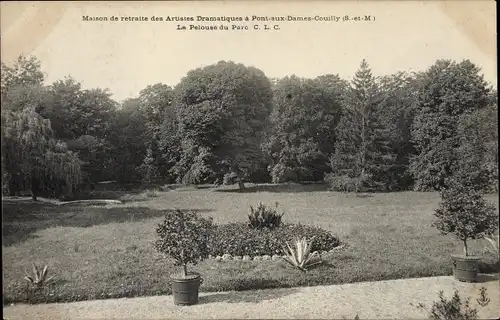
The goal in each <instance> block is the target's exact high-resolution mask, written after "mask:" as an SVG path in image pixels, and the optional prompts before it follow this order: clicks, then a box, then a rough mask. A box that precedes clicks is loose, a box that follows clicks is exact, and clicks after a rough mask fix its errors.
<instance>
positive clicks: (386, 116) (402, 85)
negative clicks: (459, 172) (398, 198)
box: [379, 72, 420, 190]
mask: <svg viewBox="0 0 500 320" xmlns="http://www.w3.org/2000/svg"><path fill="white" fill-rule="evenodd" d="M419 77H420V75H419V74H408V73H406V72H397V73H395V74H392V75H389V76H385V77H382V78H381V80H380V90H381V98H382V99H381V102H380V104H379V108H380V114H381V116H380V121H382V122H383V123H384V126H385V127H386V128H388V131H389V132H388V133H389V139H390V148H391V152H392V153H393V154H394V155H395V159H394V164H393V166H392V167H391V169H390V171H389V172H388V176H387V179H388V180H389V189H390V190H409V189H412V188H413V176H412V174H411V172H410V170H409V164H410V158H411V157H412V156H413V155H414V154H415V147H414V146H413V142H412V140H411V126H412V124H413V118H414V117H415V111H414V110H415V104H416V102H417V94H418V85H419V82H418V79H419Z"/></svg>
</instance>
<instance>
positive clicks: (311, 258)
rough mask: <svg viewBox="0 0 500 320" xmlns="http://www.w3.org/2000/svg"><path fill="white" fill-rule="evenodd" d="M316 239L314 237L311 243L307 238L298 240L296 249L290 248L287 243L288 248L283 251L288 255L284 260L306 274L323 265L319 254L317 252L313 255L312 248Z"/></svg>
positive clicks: (296, 240)
mask: <svg viewBox="0 0 500 320" xmlns="http://www.w3.org/2000/svg"><path fill="white" fill-rule="evenodd" d="M314 238H315V237H313V238H312V239H311V240H310V241H307V239H306V238H296V239H295V242H294V243H295V246H294V247H292V246H290V244H289V243H288V241H287V242H286V247H285V246H283V251H284V252H285V254H286V257H284V258H283V259H284V260H285V261H286V262H288V263H289V264H291V265H292V266H294V267H296V268H298V269H299V270H301V271H303V272H306V271H307V269H309V268H310V267H312V266H314V265H317V264H319V263H321V259H320V258H319V254H318V253H317V252H313V253H311V246H312V243H313V241H314Z"/></svg>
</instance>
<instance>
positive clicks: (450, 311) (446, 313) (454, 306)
mask: <svg viewBox="0 0 500 320" xmlns="http://www.w3.org/2000/svg"><path fill="white" fill-rule="evenodd" d="M476 301H477V303H478V304H479V305H480V306H481V307H485V306H487V305H488V304H489V302H490V299H489V298H488V294H487V290H486V288H485V287H482V288H481V289H479V298H477V299H476ZM417 307H418V308H420V309H423V310H426V311H427V312H428V316H429V319H432V320H475V319H478V310H477V309H475V308H472V307H471V306H470V297H469V298H465V299H463V298H462V297H460V294H459V293H458V290H457V289H455V291H454V294H453V297H452V298H451V299H446V298H445V297H444V294H443V291H439V301H435V302H434V303H433V304H432V307H431V309H430V310H429V309H427V307H426V306H425V305H424V304H422V303H419V304H418V305H417Z"/></svg>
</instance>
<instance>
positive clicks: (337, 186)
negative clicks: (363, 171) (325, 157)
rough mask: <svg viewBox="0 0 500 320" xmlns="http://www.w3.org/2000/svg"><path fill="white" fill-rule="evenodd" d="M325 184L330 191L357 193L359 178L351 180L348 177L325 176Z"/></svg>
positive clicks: (331, 174)
mask: <svg viewBox="0 0 500 320" xmlns="http://www.w3.org/2000/svg"><path fill="white" fill-rule="evenodd" d="M325 182H326V185H327V187H328V189H329V190H331V191H340V192H354V191H356V184H357V183H358V179H357V178H351V177H349V176H347V175H343V176H337V175H334V174H333V173H329V174H327V175H325Z"/></svg>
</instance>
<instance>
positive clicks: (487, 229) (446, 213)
mask: <svg viewBox="0 0 500 320" xmlns="http://www.w3.org/2000/svg"><path fill="white" fill-rule="evenodd" d="M441 199H442V201H441V203H440V204H439V208H438V209H436V211H435V214H434V215H435V217H436V218H437V221H436V222H434V226H435V227H437V229H438V230H440V231H441V233H442V234H454V235H455V236H456V237H457V238H458V239H459V240H460V241H462V243H463V254H461V255H452V259H453V274H454V276H455V278H456V279H458V280H460V281H467V282H474V281H476V280H477V273H478V262H479V259H480V257H478V256H475V255H471V254H470V250H469V247H468V241H469V240H475V239H482V238H484V237H485V236H488V235H491V234H492V233H493V232H494V231H495V229H496V228H497V221H498V215H497V214H496V212H495V211H496V210H495V207H494V206H493V205H492V204H490V203H488V202H486V201H485V200H484V199H483V197H482V196H481V194H480V193H479V192H478V191H476V190H474V189H473V188H467V187H464V186H461V185H459V184H454V185H452V186H451V187H450V188H448V189H446V190H443V191H442V192H441Z"/></svg>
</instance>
